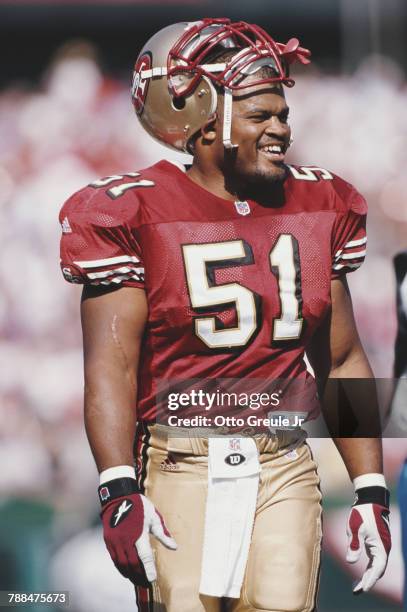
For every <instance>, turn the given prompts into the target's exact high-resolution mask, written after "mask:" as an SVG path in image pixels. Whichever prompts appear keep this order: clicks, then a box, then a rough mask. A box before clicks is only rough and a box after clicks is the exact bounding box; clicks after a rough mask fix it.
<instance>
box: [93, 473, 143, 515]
mask: <svg viewBox="0 0 407 612" xmlns="http://www.w3.org/2000/svg"><path fill="white" fill-rule="evenodd" d="M132 493H140V491H139V488H138V486H137V480H136V479H135V478H115V479H114V480H109V481H108V482H105V483H103V484H102V485H100V487H99V488H98V494H99V500H100V503H101V504H102V508H103V506H105V505H106V504H108V503H109V502H110V501H112V499H116V497H123V496H126V495H131V494H132Z"/></svg>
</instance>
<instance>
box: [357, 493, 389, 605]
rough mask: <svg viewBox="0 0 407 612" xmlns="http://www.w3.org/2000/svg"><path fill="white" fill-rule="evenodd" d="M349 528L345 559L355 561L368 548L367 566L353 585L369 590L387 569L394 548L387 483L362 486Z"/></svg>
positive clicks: (359, 589)
mask: <svg viewBox="0 0 407 612" xmlns="http://www.w3.org/2000/svg"><path fill="white" fill-rule="evenodd" d="M346 532H347V534H348V549H347V553H346V560H347V561H348V563H355V562H356V561H357V560H358V559H359V558H360V555H361V553H362V549H363V548H365V550H366V554H367V556H368V558H369V563H368V565H367V568H366V570H365V572H364V574H363V576H362V578H361V580H360V581H359V582H358V583H357V584H356V586H355V587H354V589H353V592H354V594H356V595H357V594H359V593H362V592H364V591H365V592H366V591H369V590H370V589H371V588H372V587H373V586H374V584H376V582H377V580H379V578H381V577H382V576H383V574H384V572H385V570H386V566H387V560H388V557H389V553H390V549H391V535H390V522H389V492H388V490H387V489H386V488H385V487H363V488H361V489H358V490H357V491H356V501H355V503H354V505H353V506H352V509H351V511H350V514H349V519H348V524H347V529H346Z"/></svg>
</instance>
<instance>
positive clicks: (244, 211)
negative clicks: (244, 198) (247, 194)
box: [235, 201, 250, 215]
mask: <svg viewBox="0 0 407 612" xmlns="http://www.w3.org/2000/svg"><path fill="white" fill-rule="evenodd" d="M235 208H236V210H237V212H238V213H239V215H248V214H249V213H250V206H249V204H248V202H239V201H237V202H235Z"/></svg>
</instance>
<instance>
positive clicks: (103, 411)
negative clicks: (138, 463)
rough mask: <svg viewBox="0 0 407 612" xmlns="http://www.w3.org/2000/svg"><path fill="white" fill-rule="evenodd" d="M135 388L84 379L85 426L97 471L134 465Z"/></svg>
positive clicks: (120, 380)
mask: <svg viewBox="0 0 407 612" xmlns="http://www.w3.org/2000/svg"><path fill="white" fill-rule="evenodd" d="M135 406H136V388H135V385H131V384H129V383H127V382H126V381H125V380H123V375H122V376H121V379H119V380H116V382H112V381H109V380H106V379H104V377H103V376H100V377H99V380H97V381H95V380H92V379H89V378H88V380H86V383H85V427H86V433H87V436H88V440H89V444H90V447H91V449H92V453H93V456H94V459H95V462H96V465H97V467H98V470H99V472H101V471H102V470H105V469H107V468H109V467H113V466H116V465H132V464H133V442H134V434H135V427H136V410H135Z"/></svg>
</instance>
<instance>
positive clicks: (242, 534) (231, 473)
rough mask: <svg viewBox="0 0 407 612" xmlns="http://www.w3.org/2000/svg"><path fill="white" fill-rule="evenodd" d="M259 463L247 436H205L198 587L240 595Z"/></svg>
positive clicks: (218, 594)
mask: <svg viewBox="0 0 407 612" xmlns="http://www.w3.org/2000/svg"><path fill="white" fill-rule="evenodd" d="M259 473H260V463H259V458H258V452H257V447H256V444H255V442H254V440H253V439H252V438H210V439H209V449H208V497H207V501H206V516H205V533H204V544H203V555H202V569H201V584H200V587H199V592H200V593H202V594H203V595H212V596H214V597H236V598H238V597H239V596H240V590H241V587H242V583H243V577H244V572H245V569H246V563H247V557H248V553H249V547H250V541H251V535H252V530H253V522H254V515H255V511H256V502H257V491H258V485H259Z"/></svg>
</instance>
